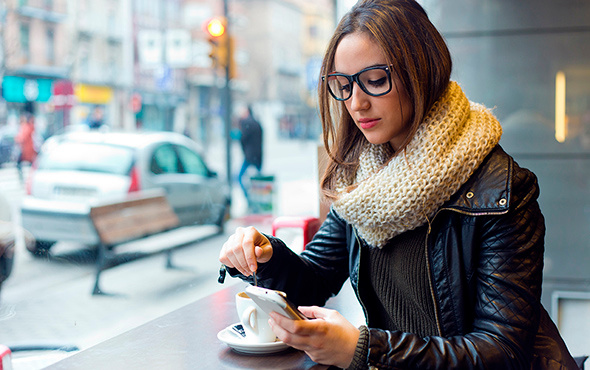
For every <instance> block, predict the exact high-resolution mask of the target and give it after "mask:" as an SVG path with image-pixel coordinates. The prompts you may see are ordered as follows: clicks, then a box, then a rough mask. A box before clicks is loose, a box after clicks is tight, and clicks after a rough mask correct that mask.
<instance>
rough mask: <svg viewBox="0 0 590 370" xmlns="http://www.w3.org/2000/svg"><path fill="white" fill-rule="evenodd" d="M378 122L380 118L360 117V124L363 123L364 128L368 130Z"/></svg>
mask: <svg viewBox="0 0 590 370" xmlns="http://www.w3.org/2000/svg"><path fill="white" fill-rule="evenodd" d="M377 123H379V119H378V118H361V119H359V124H360V125H361V128H362V129H363V130H368V129H370V128H373V127H375V126H376V125H377Z"/></svg>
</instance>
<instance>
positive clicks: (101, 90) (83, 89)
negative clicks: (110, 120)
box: [75, 84, 113, 104]
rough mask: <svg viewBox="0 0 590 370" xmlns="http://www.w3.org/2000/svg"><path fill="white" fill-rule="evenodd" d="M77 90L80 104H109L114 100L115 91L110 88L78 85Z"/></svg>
mask: <svg viewBox="0 0 590 370" xmlns="http://www.w3.org/2000/svg"><path fill="white" fill-rule="evenodd" d="M75 90H76V97H77V98H78V101H79V102H80V103H88V104H107V103H109V102H110V101H111V99H112V98H113V89H111V88H110V87H108V86H97V85H86V84H77V85H76V88H75Z"/></svg>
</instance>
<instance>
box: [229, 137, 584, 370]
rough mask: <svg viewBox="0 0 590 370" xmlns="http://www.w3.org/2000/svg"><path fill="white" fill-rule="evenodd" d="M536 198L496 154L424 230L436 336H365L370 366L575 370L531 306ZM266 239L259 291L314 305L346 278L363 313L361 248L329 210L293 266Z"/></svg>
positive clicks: (538, 246)
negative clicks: (269, 252)
mask: <svg viewBox="0 0 590 370" xmlns="http://www.w3.org/2000/svg"><path fill="white" fill-rule="evenodd" d="M538 194H539V188H538V185H537V179H536V177H535V175H534V174H533V173H531V172H530V171H528V170H526V169H522V168H520V167H519V166H518V165H517V164H516V163H515V162H514V160H513V159H512V157H510V156H509V155H507V154H506V153H505V152H504V151H503V150H502V149H501V148H500V147H499V146H497V147H496V148H495V149H494V150H493V151H492V153H490V155H488V157H487V158H486V159H485V160H484V162H483V163H482V165H481V166H480V167H479V168H478V169H477V171H476V172H475V173H474V174H473V176H472V177H471V178H470V179H469V180H468V181H467V182H466V183H465V184H464V185H463V186H462V187H461V189H460V190H459V191H458V192H457V193H456V194H455V195H454V196H453V197H452V198H451V199H450V200H449V201H448V202H446V203H445V204H444V205H443V206H442V207H441V208H440V209H439V210H438V212H437V213H436V215H435V216H434V218H433V219H432V220H431V225H430V229H429V231H428V235H427V237H426V241H425V253H426V254H427V263H428V269H429V272H430V287H431V294H432V299H433V302H434V305H435V308H436V323H437V326H438V331H439V335H438V336H431V337H426V338H422V337H419V336H417V335H415V334H412V333H406V332H400V331H385V330H380V329H376V328H371V329H370V336H369V356H368V359H369V364H370V365H372V366H375V367H377V368H380V369H413V368H429V369H435V368H436V369H451V368H452V369H472V368H473V369H502V370H507V369H531V368H532V369H537V368H552V369H553V368H554V369H576V365H575V362H574V361H573V359H572V357H571V355H570V354H569V352H568V350H567V348H566V347H565V344H564V342H563V340H562V339H561V337H560V335H559V332H558V331H557V328H556V327H555V325H554V324H553V322H552V321H551V319H550V318H549V315H548V314H547V312H546V311H545V309H544V308H543V307H542V305H541V302H540V298H541V282H542V269H543V251H544V234H545V225H544V219H543V216H542V214H541V211H540V209H539V205H538V203H537V197H538ZM269 238H270V239H271V243H272V244H273V247H274V253H273V257H272V259H271V260H270V261H269V262H268V263H266V264H261V265H260V267H259V271H258V279H259V284H260V285H262V286H265V287H268V288H273V289H278V290H283V291H285V292H287V294H288V296H289V298H290V299H291V300H292V301H294V302H295V303H296V304H298V305H323V304H324V303H325V302H326V300H327V299H328V298H330V296H332V295H335V294H337V293H338V291H339V290H340V288H341V287H342V284H343V283H344V282H345V281H346V279H347V278H350V280H351V283H352V286H353V288H354V291H355V292H356V294H357V297H358V299H359V301H360V302H361V305H362V306H363V308H365V307H366V306H367V305H370V304H371V302H368V301H367V300H366V299H365V298H366V297H365V296H364V294H363V291H359V289H358V287H359V284H358V279H359V275H360V276H366V275H367V273H366V272H364V273H362V274H360V273H359V266H360V263H359V260H360V258H363V256H362V255H361V248H360V243H362V242H363V241H362V240H361V239H360V238H359V237H358V236H357V234H356V232H355V229H354V227H353V226H352V225H350V224H348V223H347V222H346V221H344V220H343V219H342V218H341V217H339V216H338V214H336V212H334V211H333V210H331V211H330V213H329V214H328V216H327V219H326V221H325V222H324V223H323V224H322V226H321V228H320V230H319V231H318V233H317V234H316V236H315V237H314V239H313V241H312V242H310V243H309V244H308V245H307V246H306V250H305V251H304V252H303V253H302V254H301V256H298V255H296V254H294V253H293V252H291V250H290V249H288V248H287V247H286V246H285V245H284V244H283V243H282V242H281V241H280V240H278V239H276V238H272V237H269ZM230 272H232V271H230ZM233 272H235V271H233ZM246 280H248V279H246ZM303 287H305V288H304V289H303ZM365 313H366V309H365ZM367 319H368V323H369V326H370V322H371V318H370V317H368V318H367Z"/></svg>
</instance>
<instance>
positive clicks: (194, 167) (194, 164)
mask: <svg viewBox="0 0 590 370" xmlns="http://www.w3.org/2000/svg"><path fill="white" fill-rule="evenodd" d="M176 149H177V150H178V156H179V157H180V162H181V163H182V168H183V170H184V173H190V174H192V175H200V176H208V175H209V171H208V170H207V167H206V166H205V163H204V162H203V160H202V159H201V157H199V155H198V154H197V153H195V152H193V151H191V150H190V149H188V148H185V147H183V146H177V147H176Z"/></svg>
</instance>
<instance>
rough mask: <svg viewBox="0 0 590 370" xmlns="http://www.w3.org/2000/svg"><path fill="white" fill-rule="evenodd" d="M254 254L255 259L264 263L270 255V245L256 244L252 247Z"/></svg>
mask: <svg viewBox="0 0 590 370" xmlns="http://www.w3.org/2000/svg"><path fill="white" fill-rule="evenodd" d="M254 254H256V261H258V262H260V263H265V262H268V261H269V260H270V258H271V257H272V246H271V245H270V243H268V244H263V245H261V246H256V247H255V248H254Z"/></svg>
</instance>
